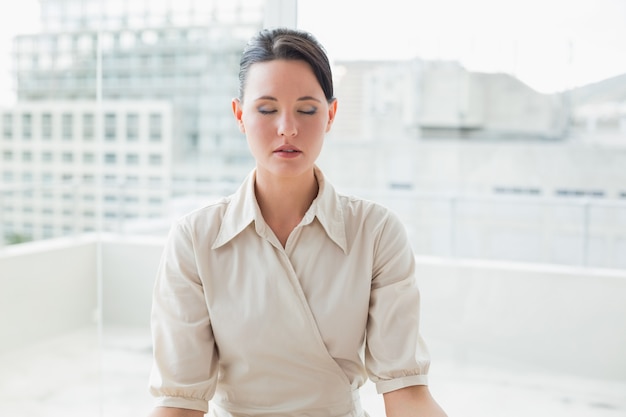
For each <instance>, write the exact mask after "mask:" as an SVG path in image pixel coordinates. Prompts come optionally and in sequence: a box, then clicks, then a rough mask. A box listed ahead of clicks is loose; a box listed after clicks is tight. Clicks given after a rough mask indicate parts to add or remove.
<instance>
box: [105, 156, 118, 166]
mask: <svg viewBox="0 0 626 417" xmlns="http://www.w3.org/2000/svg"><path fill="white" fill-rule="evenodd" d="M104 163H105V164H107V165H114V164H115V163H117V155H116V154H114V153H107V154H104Z"/></svg>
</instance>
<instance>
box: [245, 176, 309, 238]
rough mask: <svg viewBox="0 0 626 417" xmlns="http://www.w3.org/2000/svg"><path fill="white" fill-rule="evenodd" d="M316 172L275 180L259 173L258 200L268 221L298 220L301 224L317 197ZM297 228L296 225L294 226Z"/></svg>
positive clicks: (256, 183)
mask: <svg viewBox="0 0 626 417" xmlns="http://www.w3.org/2000/svg"><path fill="white" fill-rule="evenodd" d="M317 192H318V184H317V179H316V178H315V174H314V172H313V171H312V170H311V171H310V172H308V173H306V174H304V175H301V176H299V177H288V178H275V177H269V176H267V175H264V174H263V173H260V172H258V171H257V176H256V182H255V193H256V199H257V202H258V204H259V208H260V209H261V213H262V214H263V217H264V218H265V220H266V221H268V222H271V221H272V219H282V220H283V221H285V220H288V219H291V221H294V219H297V222H299V221H300V220H301V219H302V217H303V216H304V214H305V213H306V211H307V210H308V209H309V207H310V206H311V203H312V202H313V200H314V199H315V197H317ZM294 226H295V225H294Z"/></svg>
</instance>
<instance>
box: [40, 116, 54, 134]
mask: <svg viewBox="0 0 626 417" xmlns="http://www.w3.org/2000/svg"><path fill="white" fill-rule="evenodd" d="M41 139H43V140H50V139H52V115H51V114H50V113H44V114H42V115H41Z"/></svg>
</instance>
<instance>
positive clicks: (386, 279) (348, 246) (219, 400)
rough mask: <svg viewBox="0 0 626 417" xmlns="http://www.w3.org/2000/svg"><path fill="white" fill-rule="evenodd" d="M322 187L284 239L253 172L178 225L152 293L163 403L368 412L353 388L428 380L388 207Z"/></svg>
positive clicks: (258, 411) (337, 415) (291, 412)
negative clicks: (266, 216) (260, 201)
mask: <svg viewBox="0 0 626 417" xmlns="http://www.w3.org/2000/svg"><path fill="white" fill-rule="evenodd" d="M316 177H317V180H318V183H319V193H318V196H317V198H316V199H315V201H314V202H313V204H312V205H311V207H310V208H309V210H308V211H307V213H306V215H305V216H304V218H303V219H302V221H301V222H300V224H299V225H298V226H297V227H296V228H295V229H294V230H293V232H292V233H291V235H290V236H289V239H288V240H287V243H286V245H285V247H284V248H283V247H282V245H281V244H280V243H279V242H278V239H277V238H276V236H275V235H274V233H273V232H272V230H271V229H270V228H269V227H268V226H267V225H266V223H265V221H264V220H263V217H262V216H261V213H260V210H259V207H258V205H257V203H256V199H255V195H254V181H255V171H253V172H252V173H251V174H250V175H249V176H248V178H247V179H246V180H245V181H244V183H243V184H242V186H241V188H240V189H239V190H238V191H237V193H236V194H234V195H232V196H230V197H228V198H224V199H222V200H221V201H218V202H216V203H214V204H211V205H209V206H207V207H204V208H202V209H199V210H197V211H194V212H192V213H191V214H189V215H187V216H185V217H183V218H182V219H180V220H179V221H178V222H176V223H175V225H174V226H173V227H172V230H171V232H170V235H169V237H168V240H167V243H166V246H165V249H164V253H163V256H162V260H161V264H160V267H159V271H158V275H157V280H156V284H155V288H154V297H153V309H152V332H153V344H154V365H153V370H152V374H151V377H150V391H151V393H152V394H153V395H154V396H155V397H156V398H157V405H160V406H167V407H179V408H187V409H195V410H201V411H204V412H207V410H208V409H209V405H208V402H209V401H211V407H210V408H211V415H212V416H216V417H239V416H272V417H277V416H290V417H294V416H308V417H348V416H352V417H361V416H365V415H366V414H365V413H364V411H363V410H361V408H360V405H359V401H358V388H359V387H360V386H361V385H362V384H363V383H364V382H365V381H366V378H367V377H368V376H369V378H370V379H371V380H372V381H373V382H374V383H375V384H376V387H377V390H378V392H379V393H384V392H388V391H393V390H396V389H399V388H403V387H406V386H410V385H425V384H427V377H426V374H427V371H428V366H429V356H428V352H427V350H426V347H425V345H424V343H423V341H422V338H421V336H420V333H419V304H420V301H419V291H418V288H417V286H416V282H415V277H414V267H415V265H414V256H413V253H412V251H411V249H410V246H409V243H408V240H407V236H406V233H405V230H404V227H403V225H402V224H401V223H400V221H399V220H398V218H397V217H396V216H395V215H393V214H392V213H391V212H390V211H388V210H387V209H385V208H384V207H382V206H380V205H378V204H375V203H372V202H369V201H365V200H362V199H358V198H354V197H349V196H344V195H340V194H338V193H336V192H335V190H334V189H333V187H332V186H331V185H330V184H329V183H327V182H326V181H325V180H324V177H323V175H322V173H321V171H320V170H319V169H317V168H316Z"/></svg>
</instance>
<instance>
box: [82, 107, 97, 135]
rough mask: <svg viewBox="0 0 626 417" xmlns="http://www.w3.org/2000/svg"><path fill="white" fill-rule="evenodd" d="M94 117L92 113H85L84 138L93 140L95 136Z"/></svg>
mask: <svg viewBox="0 0 626 417" xmlns="http://www.w3.org/2000/svg"><path fill="white" fill-rule="evenodd" d="M94 132H95V126H94V117H93V114H91V113H85V114H83V140H85V141H91V140H93V138H94Z"/></svg>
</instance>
